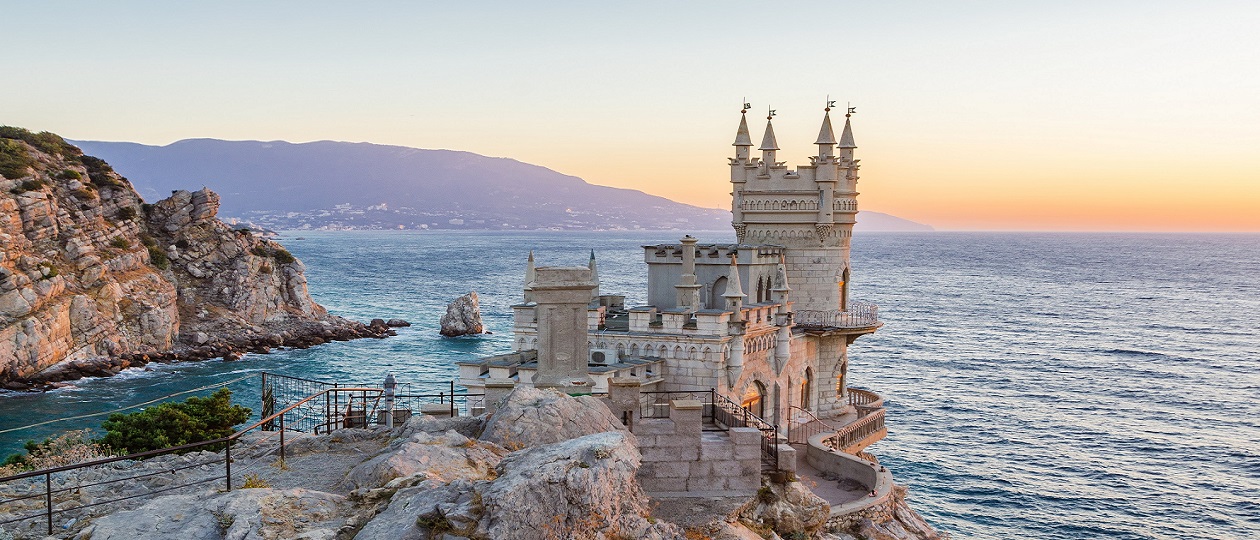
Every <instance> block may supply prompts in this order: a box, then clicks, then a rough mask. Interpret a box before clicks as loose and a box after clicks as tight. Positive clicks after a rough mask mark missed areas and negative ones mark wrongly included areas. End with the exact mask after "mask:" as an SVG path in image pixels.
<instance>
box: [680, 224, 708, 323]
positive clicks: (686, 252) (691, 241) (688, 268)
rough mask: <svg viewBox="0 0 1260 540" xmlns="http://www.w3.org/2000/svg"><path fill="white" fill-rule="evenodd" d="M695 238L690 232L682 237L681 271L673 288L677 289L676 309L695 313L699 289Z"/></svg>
mask: <svg viewBox="0 0 1260 540" xmlns="http://www.w3.org/2000/svg"><path fill="white" fill-rule="evenodd" d="M697 241H698V240H696V238H695V237H694V236H691V235H690V234H689V235H687V236H684V237H683V238H682V259H683V269H682V270H683V273H682V277H681V278H679V280H678V284H677V285H674V289H675V290H677V291H678V303H677V305H678V309H681V310H685V311H687V312H689V313H695V312H696V310H698V309H700V289H701V287H703V285H701V284H700V283H698V282H697V281H696V242H697Z"/></svg>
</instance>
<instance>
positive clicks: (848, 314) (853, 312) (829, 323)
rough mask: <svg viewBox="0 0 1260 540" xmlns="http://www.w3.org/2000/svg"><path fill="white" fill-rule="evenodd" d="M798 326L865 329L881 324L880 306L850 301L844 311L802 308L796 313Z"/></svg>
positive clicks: (820, 328)
mask: <svg viewBox="0 0 1260 540" xmlns="http://www.w3.org/2000/svg"><path fill="white" fill-rule="evenodd" d="M795 318H796V326H798V327H800V328H804V329H806V330H824V331H826V330H865V329H874V328H878V327H879V326H880V322H879V306H876V305H875V304H870V303H867V302H858V301H852V302H849V309H846V310H844V311H813V310H801V311H797V312H796V313H795Z"/></svg>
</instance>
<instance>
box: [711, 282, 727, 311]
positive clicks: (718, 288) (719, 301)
mask: <svg viewBox="0 0 1260 540" xmlns="http://www.w3.org/2000/svg"><path fill="white" fill-rule="evenodd" d="M723 294H726V276H723V277H720V278H717V280H715V281H714V282H713V289H712V290H711V291H710V295H711V296H710V297H709V309H725V308H726V303H725V302H723V300H724V298H722V295H723Z"/></svg>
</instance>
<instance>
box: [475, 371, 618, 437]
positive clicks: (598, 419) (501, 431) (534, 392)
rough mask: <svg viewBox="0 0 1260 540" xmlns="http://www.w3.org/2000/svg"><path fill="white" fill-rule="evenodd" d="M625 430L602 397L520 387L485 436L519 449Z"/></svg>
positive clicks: (489, 425)
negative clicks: (574, 395) (576, 395)
mask: <svg viewBox="0 0 1260 540" xmlns="http://www.w3.org/2000/svg"><path fill="white" fill-rule="evenodd" d="M625 429H626V428H625V426H624V425H623V424H622V423H621V420H618V419H617V417H616V416H615V415H613V413H612V411H611V410H609V409H608V406H607V405H604V403H603V402H602V401H601V400H600V399H599V398H595V397H591V396H578V397H572V396H569V395H566V394H563V393H561V392H558V391H556V390H540V389H537V388H530V387H526V386H518V387H516V388H515V389H514V390H512V393H511V394H508V397H507V399H505V400H504V402H503V403H502V404H501V405H500V407H499V410H498V411H497V412H495V413H494V415H493V416H491V417H490V421H489V422H488V423H487V424H486V429H485V432H484V433H483V434H482V436H481V438H482V440H487V441H490V442H493V443H495V444H498V445H499V446H502V447H504V448H507V449H509V450H518V449H521V448H528V447H531V446H538V445H540V444H551V443H555V442H559V441H564V440H568V439H573V438H576V437H581V436H584V435H591V434H594V433H602V432H605V431H625ZM627 433H628V432H627ZM630 437H634V436H633V435H630Z"/></svg>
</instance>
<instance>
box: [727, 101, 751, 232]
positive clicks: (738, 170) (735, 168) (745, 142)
mask: <svg viewBox="0 0 1260 540" xmlns="http://www.w3.org/2000/svg"><path fill="white" fill-rule="evenodd" d="M733 146H734V147H735V158H734V159H732V160H731V226H733V227H735V230H736V231H739V230H742V229H743V227H744V209H743V205H744V185H745V184H747V183H748V178H747V176H746V174H745V171H744V166H745V165H747V164H748V163H749V161H748V160H749V153H750V152H751V150H752V138H751V137H749V136H748V104H747V103H745V104H744V108H743V109H741V110H740V111H739V129H738V130H737V131H736V132H735V144H734V145H733Z"/></svg>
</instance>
